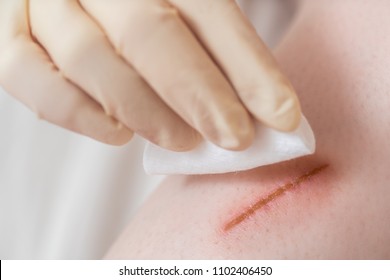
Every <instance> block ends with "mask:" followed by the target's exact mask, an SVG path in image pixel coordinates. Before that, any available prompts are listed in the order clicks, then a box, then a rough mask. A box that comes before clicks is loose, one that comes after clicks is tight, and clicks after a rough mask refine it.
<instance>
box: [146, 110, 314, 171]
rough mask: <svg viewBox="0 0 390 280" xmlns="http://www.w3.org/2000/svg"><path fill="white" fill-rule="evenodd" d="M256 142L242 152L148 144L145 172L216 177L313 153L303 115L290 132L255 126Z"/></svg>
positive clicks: (210, 146) (311, 137) (311, 136)
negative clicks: (182, 149) (181, 149)
mask: <svg viewBox="0 0 390 280" xmlns="http://www.w3.org/2000/svg"><path fill="white" fill-rule="evenodd" d="M255 133H256V134H255V139H254V141H253V143H252V145H251V146H250V147H249V148H248V149H246V150H244V151H227V150H224V149H222V148H220V147H218V146H216V145H214V144H212V143H211V142H208V141H203V142H202V143H200V144H199V146H197V147H196V148H195V149H194V150H191V151H188V152H172V151H169V150H165V149H163V148H160V147H158V146H156V145H154V144H151V143H148V144H147V145H146V148H145V151H144V169H145V171H146V173H148V174H215V173H228V172H233V171H240V170H247V169H252V168H255V167H258V166H263V165H268V164H272V163H277V162H281V161H286V160H289V159H293V158H297V157H300V156H304V155H308V154H312V153H314V150H315V138H314V134H313V131H312V130H311V127H310V125H309V123H308V122H307V120H306V119H305V117H304V116H302V118H301V123H300V125H299V127H298V128H297V129H296V130H295V131H293V132H287V133H286V132H280V131H277V130H274V129H271V128H268V127H266V126H264V125H262V124H260V123H257V124H256V132H255Z"/></svg>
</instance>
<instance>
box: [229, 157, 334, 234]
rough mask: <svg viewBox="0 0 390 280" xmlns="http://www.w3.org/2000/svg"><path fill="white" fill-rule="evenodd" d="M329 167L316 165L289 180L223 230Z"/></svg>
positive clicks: (230, 222) (238, 222)
mask: <svg viewBox="0 0 390 280" xmlns="http://www.w3.org/2000/svg"><path fill="white" fill-rule="evenodd" d="M327 167H328V164H325V165H321V166H319V167H316V168H314V169H312V170H310V171H308V172H306V173H305V174H303V175H302V176H300V177H298V178H296V179H294V180H293V181H292V182H289V183H286V184H284V185H282V186H280V187H279V188H277V189H276V190H275V191H273V192H272V193H270V194H269V195H267V196H266V197H264V198H261V199H259V200H258V201H257V202H256V203H255V204H253V205H251V206H250V207H249V208H247V209H246V210H245V211H244V212H243V213H241V214H239V215H238V216H236V217H234V218H233V219H232V220H230V221H229V222H228V223H227V224H226V225H225V227H224V228H223V230H224V231H225V232H226V231H229V230H231V229H233V228H234V227H236V226H237V225H239V224H240V223H242V222H243V221H245V220H246V219H248V218H249V217H251V216H253V215H254V214H255V213H256V211H258V210H260V209H261V208H263V207H264V206H266V205H267V204H268V203H270V202H271V201H273V200H275V199H277V198H278V197H280V196H281V195H283V194H284V193H285V192H287V191H289V190H293V189H296V188H297V187H299V185H300V184H301V183H303V182H305V181H307V180H308V179H309V178H311V177H313V176H314V175H316V174H318V173H320V172H321V171H323V170H324V169H325V168H327Z"/></svg>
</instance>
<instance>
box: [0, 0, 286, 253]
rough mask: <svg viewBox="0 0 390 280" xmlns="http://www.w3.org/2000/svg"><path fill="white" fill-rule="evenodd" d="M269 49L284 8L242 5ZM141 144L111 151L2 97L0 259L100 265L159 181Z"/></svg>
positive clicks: (280, 1)
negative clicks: (95, 261) (149, 172)
mask: <svg viewBox="0 0 390 280" xmlns="http://www.w3.org/2000/svg"><path fill="white" fill-rule="evenodd" d="M242 2H243V3H244V9H245V10H246V11H247V12H248V15H249V17H250V18H251V20H252V21H253V22H254V23H255V25H256V28H258V31H259V34H261V36H262V38H263V39H264V40H265V41H266V42H267V44H268V45H269V46H271V47H272V46H274V45H275V43H276V42H277V40H278V38H279V36H280V34H281V32H283V30H284V27H285V26H286V22H288V19H289V18H291V14H292V10H291V9H290V10H289V7H290V2H291V1H285V0H255V1H252V0H244V1H242ZM143 147H144V145H143V141H142V140H141V139H139V138H138V139H137V138H136V139H134V140H133V141H132V142H131V143H130V144H129V145H126V146H124V147H120V148H118V147H110V146H107V145H103V144H100V143H98V142H96V141H93V140H90V139H88V138H85V137H81V136H78V135H75V134H73V133H70V132H68V131H65V130H63V129H61V128H58V127H55V126H53V125H50V124H48V123H46V122H44V121H41V120H38V119H37V118H36V117H35V116H34V114H33V113H31V112H30V111H29V110H28V109H26V108H25V107H24V106H23V105H21V104H20V103H18V102H17V101H15V100H13V99H12V98H11V97H9V96H8V95H7V94H6V93H4V92H3V91H2V90H1V89H0V259H15V258H16V259H90V258H100V257H102V255H103V253H104V252H105V251H106V250H107V248H108V246H109V245H110V243H112V242H113V240H114V239H115V238H116V236H117V235H118V234H119V233H120V232H121V231H122V230H123V228H124V226H125V225H126V224H127V223H128V222H129V220H130V219H131V216H132V215H133V214H134V212H135V211H136V210H137V208H138V207H139V205H141V203H142V201H143V200H144V199H145V197H147V195H148V194H149V193H150V192H151V191H152V190H153V186H155V185H156V184H157V183H158V182H159V181H160V180H161V177H160V176H146V175H145V174H144V172H143V168H142V151H143Z"/></svg>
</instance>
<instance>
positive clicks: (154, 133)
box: [0, 0, 300, 151]
mask: <svg viewBox="0 0 390 280" xmlns="http://www.w3.org/2000/svg"><path fill="white" fill-rule="evenodd" d="M0 85H2V86H3V87H4V88H5V90H7V91H8V92H9V93H11V94H12V95H14V96H15V97H16V98H18V99H19V100H20V101H22V102H23V103H25V104H26V105H27V106H28V107H30V108H31V109H32V110H33V111H35V112H36V113H37V114H38V116H39V117H41V118H43V119H45V120H47V121H50V122H52V123H55V124H58V125H60V126H62V127H65V128H67V129H70V130H73V131H76V132H78V133H81V134H84V135H87V136H90V137H92V138H95V139H97V140H99V141H102V142H106V143H110V144H123V143H125V142H127V141H128V140H129V139H130V138H131V137H132V134H133V132H136V133H138V134H139V135H141V136H143V137H145V138H147V139H148V140H150V141H151V142H153V143H155V144H157V145H159V146H162V147H164V148H167V149H171V150H177V151H182V150H188V149H191V148H193V147H194V146H196V144H197V143H198V142H199V140H200V139H201V137H200V136H202V137H204V138H206V139H208V140H209V141H212V142H213V143H215V144H216V145H219V146H221V147H223V148H226V149H231V150H240V149H244V148H246V147H248V146H249V145H250V143H251V141H252V138H253V134H254V126H253V120H252V117H254V118H255V119H258V120H260V121H261V122H263V123H264V124H265V125H267V126H270V127H273V128H276V129H279V130H284V131H289V130H292V129H294V128H296V127H297V125H298V123H299V119H300V107H299V102H298V99H297V97H296V95H295V93H294V90H293V89H292V87H291V85H290V83H289V81H288V80H287V79H286V78H285V76H284V75H283V74H282V73H281V72H280V70H279V68H278V66H277V65H276V62H275V60H274V58H273V57H272V55H271V54H270V52H269V50H267V48H266V46H265V45H264V44H263V43H262V41H261V40H260V38H259V37H258V36H257V35H256V32H255V30H254V28H253V27H252V26H251V25H250V23H249V22H248V20H247V19H246V18H245V16H244V15H243V14H242V13H241V11H240V9H239V8H238V6H237V5H236V3H235V2H234V1H233V0H219V1H209V0H110V1H107V0H78V1H77V0H50V1H48V0H30V1H27V0H0Z"/></svg>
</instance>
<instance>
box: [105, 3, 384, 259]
mask: <svg viewBox="0 0 390 280" xmlns="http://www.w3.org/2000/svg"><path fill="white" fill-rule="evenodd" d="M389 8H390V3H389V1H385V0H382V1H381V0H378V1H375V5H374V3H372V1H368V0H367V1H363V0H362V1H353V0H344V1H336V0H333V1H325V0H323V1H322V0H321V1H309V0H308V1H306V2H302V3H301V5H300V7H299V11H298V14H297V16H296V19H295V21H294V23H293V24H292V26H291V28H290V31H289V32H288V33H287V35H286V37H285V38H284V39H283V40H282V42H281V44H280V45H279V47H278V48H277V49H276V52H275V53H276V57H277V60H278V61H279V63H280V65H281V66H282V68H283V69H284V70H285V72H286V73H287V75H288V77H289V78H290V79H291V81H292V83H293V85H294V86H295V88H296V89H297V92H298V95H299V98H300V101H301V105H302V110H303V112H304V114H305V115H306V117H307V119H308V120H309V122H310V124H311V126H312V128H313V131H314V133H315V135H316V140H317V146H316V153H315V154H314V155H312V156H308V157H305V158H300V159H296V160H293V161H289V162H285V163H280V164H275V165H272V166H267V167H259V168H256V169H253V170H250V171H245V172H238V173H230V174H222V175H207V176H182V175H180V176H169V177H167V179H166V180H165V181H164V182H163V183H162V184H161V185H160V186H159V188H158V189H157V191H156V192H155V193H154V194H153V195H152V196H151V197H150V199H149V200H148V201H147V202H146V203H145V205H144V206H143V207H142V208H141V209H140V211H139V213H138V215H137V216H136V217H135V218H134V220H133V221H132V222H131V223H130V225H129V226H128V227H127V229H126V230H125V231H124V232H123V234H122V235H121V237H120V238H119V239H118V240H117V241H116V243H115V244H114V245H113V246H112V248H111V249H110V251H109V252H108V254H107V255H106V258H114V259H118V258H128V259H140V258H142V259H166V258H167V259H215V258H218V259H351V258H352V259H389V258H390V214H389V213H390V187H389V181H390V172H389V167H390V148H389V144H388V142H389V139H390V124H389V123H390V122H389V119H390V110H389V108H390V94H389V92H390V79H389V73H390V69H389V66H388V65H390V55H389V53H390V52H389V51H390V32H389V28H387V27H388V26H390V17H389V16H388V11H389ZM322 164H328V167H327V168H325V169H324V170H322V171H321V172H320V173H319V174H317V175H314V176H313V177H312V178H309V179H308V180H306V181H305V182H303V183H301V184H300V185H299V186H297V187H296V188H294V189H291V190H288V191H286V192H285V193H283V194H282V195H280V196H279V197H277V198H276V199H274V200H273V201H271V202H270V203H268V204H267V205H266V206H265V207H262V208H260V209H257V210H256V211H255V213H254V214H253V215H251V217H250V218H249V219H246V220H245V221H243V222H241V223H239V224H238V225H236V226H234V227H233V228H231V229H228V230H226V224H227V223H229V221H231V220H232V219H234V217H237V215H239V214H240V213H242V212H243V211H245V210H246V209H248V207H250V205H251V204H252V205H253V204H254V203H256V201H258V200H259V199H260V198H261V197H264V196H266V195H267V194H269V193H270V192H272V191H273V190H274V189H275V188H277V187H278V186H280V185H283V184H284V183H286V182H289V181H291V180H294V178H297V177H299V176H301V175H302V174H304V173H305V172H307V171H310V170H311V169H313V168H315V167H318V166H321V165H322Z"/></svg>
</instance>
